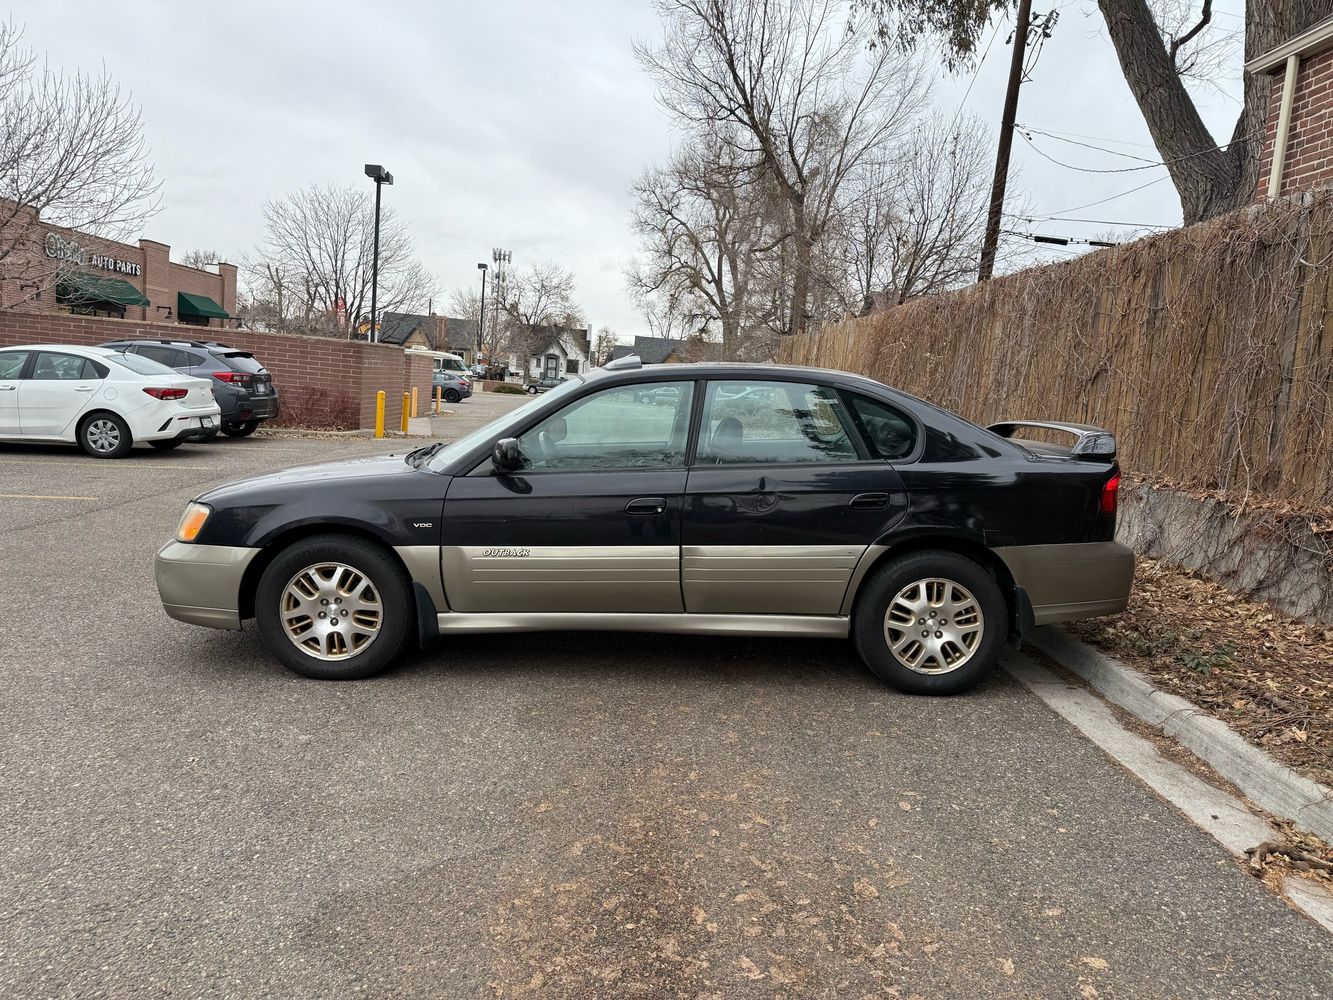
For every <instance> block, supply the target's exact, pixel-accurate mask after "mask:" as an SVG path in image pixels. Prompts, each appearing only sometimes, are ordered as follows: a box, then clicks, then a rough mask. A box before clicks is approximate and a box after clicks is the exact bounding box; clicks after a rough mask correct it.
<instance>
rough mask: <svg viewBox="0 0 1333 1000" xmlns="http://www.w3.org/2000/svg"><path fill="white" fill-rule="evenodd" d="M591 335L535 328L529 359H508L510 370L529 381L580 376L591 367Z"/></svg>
mask: <svg viewBox="0 0 1333 1000" xmlns="http://www.w3.org/2000/svg"><path fill="white" fill-rule="evenodd" d="M588 333H589V331H588V330H586V329H579V328H577V327H568V326H539V327H534V328H533V330H532V334H531V336H530V338H529V340H528V342H529V344H530V345H532V346H531V352H532V353H531V355H530V356H529V357H528V358H527V359H526V362H527V363H526V364H525V363H524V359H522V358H520V357H519V356H518V355H517V354H511V355H510V356H509V370H510V371H511V372H513V373H515V374H522V375H523V376H524V378H525V380H527V381H534V382H535V381H538V380H540V379H543V378H558V377H561V376H564V375H579V374H582V373H583V372H586V371H587V370H588V369H589V368H590V367H591V363H590V355H591V353H592V343H591V341H590V339H589V336H588Z"/></svg>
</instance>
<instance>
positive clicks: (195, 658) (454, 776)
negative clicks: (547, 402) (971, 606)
mask: <svg viewBox="0 0 1333 1000" xmlns="http://www.w3.org/2000/svg"><path fill="white" fill-rule="evenodd" d="M515 402H522V400H521V399H514V400H507V399H506V400H502V401H500V402H497V401H496V400H495V399H494V398H489V399H488V398H486V397H474V399H473V400H469V401H466V402H464V403H461V404H458V405H457V406H456V407H452V408H451V409H454V410H455V411H457V412H455V413H454V414H453V415H451V416H446V417H443V418H438V419H436V420H435V421H434V426H435V428H436V429H437V431H438V432H439V433H442V434H448V435H453V434H456V433H462V432H465V431H466V430H468V429H470V428H471V427H472V426H476V425H478V424H480V423H481V422H484V420H485V419H486V418H487V417H488V416H490V415H492V411H495V412H498V411H499V410H500V409H502V408H504V407H506V406H512V405H514V403H515ZM395 450H397V451H401V450H403V444H402V442H391V441H380V442H376V441H370V440H364V439H352V440H332V441H331V440H328V439H320V440H306V439H301V438H293V437H281V438H255V439H251V440H245V441H220V442H217V443H215V444H213V445H210V446H186V447H185V448H182V449H180V450H178V451H175V452H170V453H157V452H152V451H147V450H144V451H142V452H141V451H140V450H138V449H136V451H135V452H134V453H133V454H132V455H131V457H129V458H127V459H124V460H121V461H117V462H107V461H98V460H94V459H91V458H85V457H83V456H82V455H81V454H80V453H78V452H76V451H74V450H73V449H56V448H21V447H18V446H8V445H0V494H3V496H0V579H2V580H3V581H4V583H5V586H4V594H5V597H6V610H5V613H4V615H3V616H2V617H0V640H2V641H0V676H3V677H4V684H3V687H2V688H0V691H3V706H4V714H3V720H4V729H3V735H2V736H0V996H3V997H14V998H23V1000H32V998H46V997H114V998H121V997H136V998H138V997H172V998H182V997H219V998H220V997H227V998H237V997H266V996H275V997H276V996H281V997H312V998H313V997H319V998H329V997H349V996H366V997H384V998H399V997H449V998H452V997H526V996H531V997H558V998H564V997H569V998H574V997H579V998H582V997H603V996H604V997H651V998H657V997H690V998H700V997H716V998H733V997H776V996H790V997H835V996H836V997H867V996H870V997H882V996H889V997H904V998H906V997H921V998H953V997H959V998H973V997H1023V998H1033V997H1047V998H1064V997H1073V998H1084V1000H1086V998H1094V997H1101V998H1109V997H1122V998H1135V1000H1140V998H1156V997H1208V998H1215V997H1244V998H1256V997H1324V996H1329V995H1331V994H1333V949H1331V948H1330V940H1329V938H1328V936H1327V935H1326V934H1325V933H1324V932H1323V931H1321V930H1320V929H1319V928H1318V927H1316V926H1315V925H1314V924H1312V923H1311V922H1309V921H1308V920H1306V919H1305V918H1304V917H1302V916H1300V915H1299V914H1297V913H1295V912H1293V911H1292V910H1290V909H1288V908H1287V907H1286V906H1285V905H1284V904H1283V903H1282V901H1281V900H1280V899H1279V898H1277V897H1275V896H1273V895H1272V894H1270V893H1269V892H1268V891H1267V890H1265V889H1264V888H1263V887H1262V886H1261V885H1260V884H1259V883H1257V882H1256V881H1255V880H1253V879H1252V878H1251V877H1249V876H1248V875H1246V874H1245V873H1243V872H1242V871H1241V870H1240V869H1239V867H1238V866H1237V865H1236V864H1235V863H1234V862H1233V861H1232V860H1231V859H1230V857H1228V856H1227V855H1226V854H1225V852H1223V850H1222V849H1221V848H1220V847H1219V846H1218V845H1217V844H1216V843H1215V842H1214V841H1212V840H1211V839H1210V838H1209V837H1208V836H1206V835H1205V834H1203V833H1201V832H1200V831H1198V830H1196V829H1195V828H1194V827H1193V826H1191V825H1190V824H1188V823H1187V822H1186V821H1185V820H1184V819H1183V818H1181V817H1180V816H1179V815H1177V814H1176V813H1175V812H1174V811H1173V810H1172V809H1171V808H1170V807H1168V806H1166V805H1165V804H1164V803H1162V802H1161V801H1160V800H1158V799H1157V798H1156V797H1155V796H1154V795H1153V794H1152V793H1151V792H1149V791H1148V790H1147V789H1146V788H1144V787H1143V786H1142V785H1140V784H1139V783H1138V782H1137V781H1136V780H1135V779H1133V778H1132V777H1130V776H1129V775H1127V774H1126V773H1124V772H1123V771H1121V770H1120V769H1119V768H1118V767H1117V766H1116V765H1115V764H1113V763H1112V762H1111V761H1110V760H1108V759H1107V758H1106V757H1105V756H1103V755H1102V754H1101V752H1100V751H1098V750H1097V749H1096V748H1095V747H1093V746H1092V745H1091V744H1090V743H1088V742H1087V741H1086V740H1084V739H1083V738H1082V737H1081V736H1079V735H1078V734H1077V733H1076V732H1075V731H1074V730H1072V729H1071V728H1069V727H1068V726H1067V725H1066V724H1065V723H1064V722H1063V721H1061V720H1060V719H1059V718H1058V717H1057V716H1055V715H1054V714H1052V713H1051V712H1050V711H1049V710H1048V709H1047V708H1046V707H1045V706H1044V705H1043V704H1042V703H1041V702H1040V701H1039V700H1038V699H1037V698H1036V697H1034V696H1033V695H1032V694H1030V693H1029V692H1028V691H1027V690H1026V689H1025V688H1023V687H1022V686H1021V685H1019V684H1018V683H1017V682H1016V681H1014V680H1013V679H1012V678H1010V677H1009V676H1008V675H1006V674H1003V673H1001V674H998V675H997V676H995V677H994V678H992V679H991V680H990V681H988V682H987V683H986V684H985V685H983V686H982V688H981V689H979V690H978V691H977V692H975V693H974V694H971V695H968V696H965V697H960V698H953V699H944V700H941V699H924V698H910V697H906V696H902V695H898V694H896V693H894V692H892V691H889V690H887V689H886V688H884V687H883V686H882V685H881V684H880V683H879V682H877V681H876V680H875V679H874V678H873V677H872V676H871V675H870V674H869V673H868V672H867V671H866V670H865V669H864V668H863V667H862V666H861V665H860V663H859V662H858V661H857V659H856V657H855V654H854V653H853V651H852V649H851V648H850V646H849V645H848V644H845V643H841V642H829V641H815V640H797V639H792V640H758V639H755V640H749V639H716V638H697V637H696V638H681V637H657V636H644V635H609V634H607V635H601V634H580V635H524V636H513V637H505V636H476V637H451V638H449V639H448V640H447V641H445V642H443V643H441V644H440V645H439V646H437V647H435V648H434V649H431V650H429V651H426V652H423V653H417V654H413V655H412V656H411V657H409V658H408V660H407V661H406V662H405V663H404V665H403V666H402V667H401V668H400V669H397V670H395V671H393V672H391V673H390V674H388V675H386V676H383V677H381V678H378V679H376V680H373V681H368V682H362V683H350V684H321V683H318V682H314V681H306V680H302V679H300V678H298V677H295V676H294V675H291V674H289V673H287V672H286V671H284V670H283V669H282V668H281V667H280V666H278V665H277V664H276V663H275V662H274V661H273V660H272V659H270V658H269V657H268V655H267V654H266V653H265V651H264V649H263V647H262V645H261V644H260V642H259V638H258V635H257V634H256V633H255V632H254V631H253V629H247V630H246V631H244V632H216V631H209V630H204V629H199V628H194V627H191V626H188V625H183V624H180V623H177V622H173V621H171V620H169V619H167V618H166V617H165V615H164V614H163V613H162V611H161V608H160V606H159V604H158V601H157V597H156V593H155V590H154V587H153V582H152V556H153V553H154V552H155V551H156V549H157V547H158V546H159V545H160V544H161V543H162V542H163V541H165V540H166V539H167V538H168V537H169V536H170V535H171V534H172V532H173V531H174V529H175V526H176V522H177V520H178V519H179V517H180V514H181V510H182V508H183V506H184V504H185V502H186V501H187V500H189V499H190V497H192V496H193V495H194V494H195V493H197V492H199V491H200V490H202V489H204V488H205V487H206V486H208V485H210V484H213V483H216V482H220V481H224V480H229V479H235V478H238V477H240V476H243V475H246V474H249V473H252V472H258V471H262V470H267V469H271V468H276V467H281V466H285V465H293V464H298V463H304V462H308V461H312V460H329V459H335V458H339V457H346V456H353V455H364V454H370V453H374V452H385V451H395Z"/></svg>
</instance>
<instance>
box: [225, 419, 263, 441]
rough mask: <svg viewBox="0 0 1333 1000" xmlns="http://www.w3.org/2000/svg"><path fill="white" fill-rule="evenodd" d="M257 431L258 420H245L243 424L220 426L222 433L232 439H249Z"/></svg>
mask: <svg viewBox="0 0 1333 1000" xmlns="http://www.w3.org/2000/svg"><path fill="white" fill-rule="evenodd" d="M257 430H259V421H258V420H247V421H245V422H244V423H239V424H223V425H222V433H223V434H225V435H227V437H233V438H243V437H249V436H250V435H251V434H253V433H254V432H255V431H257Z"/></svg>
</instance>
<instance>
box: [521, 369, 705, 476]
mask: <svg viewBox="0 0 1333 1000" xmlns="http://www.w3.org/2000/svg"><path fill="white" fill-rule="evenodd" d="M693 396H694V383H693V382H657V383H653V384H652V386H651V391H650V392H645V388H644V386H642V385H637V386H634V385H627V386H617V387H616V388H614V389H603V390H602V391H601V392H596V393H593V394H592V395H590V396H585V397H584V398H582V399H580V400H578V401H576V402H573V403H570V404H569V405H568V406H566V407H565V408H564V409H563V410H561V411H559V412H558V413H556V414H555V415H554V416H551V417H548V418H547V419H546V420H544V421H542V422H541V423H540V424H538V425H537V426H536V427H534V428H532V430H530V431H528V432H527V433H526V434H524V435H523V436H522V437H521V438H520V439H519V449H520V451H521V452H522V455H523V459H524V462H525V463H526V468H528V469H532V470H540V469H642V468H656V469H665V468H679V467H683V466H684V465H685V445H686V440H687V439H688V437H689V426H690V401H691V399H692V398H693Z"/></svg>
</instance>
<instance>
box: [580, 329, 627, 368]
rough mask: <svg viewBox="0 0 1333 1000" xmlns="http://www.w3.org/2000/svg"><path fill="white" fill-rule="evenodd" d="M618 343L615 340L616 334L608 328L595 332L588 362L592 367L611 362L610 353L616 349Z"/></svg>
mask: <svg viewBox="0 0 1333 1000" xmlns="http://www.w3.org/2000/svg"><path fill="white" fill-rule="evenodd" d="M618 343H620V341H619V340H618V339H617V338H616V332H615V331H614V330H612V329H611V328H610V327H606V326H604V327H602V328H601V329H600V330H598V331H597V340H596V341H595V342H594V344H593V351H592V357H591V358H589V359H588V360H589V361H590V362H591V363H592V365H593V367H600V366H601V365H604V364H606V363H607V362H608V361H610V360H611V352H612V351H614V350H615V349H616V345H617V344H618Z"/></svg>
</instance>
